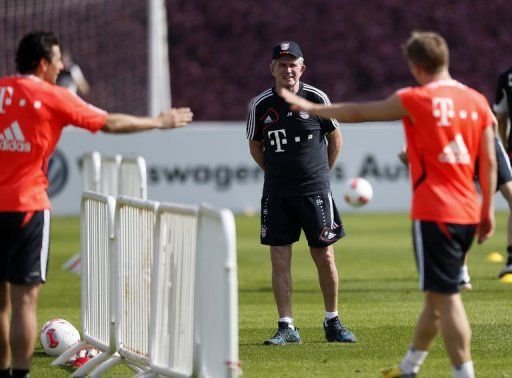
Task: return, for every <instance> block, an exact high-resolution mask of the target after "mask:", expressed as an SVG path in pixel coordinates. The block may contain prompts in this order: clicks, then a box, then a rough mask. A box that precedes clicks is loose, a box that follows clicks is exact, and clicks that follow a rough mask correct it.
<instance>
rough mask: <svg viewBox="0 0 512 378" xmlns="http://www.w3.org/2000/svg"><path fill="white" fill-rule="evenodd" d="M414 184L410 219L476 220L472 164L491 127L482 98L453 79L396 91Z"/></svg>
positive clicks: (467, 222)
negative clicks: (485, 133)
mask: <svg viewBox="0 0 512 378" xmlns="http://www.w3.org/2000/svg"><path fill="white" fill-rule="evenodd" d="M397 95H398V97H399V98H400V100H401V101H402V104H403V106H404V107H405V108H406V109H407V111H408V113H409V116H408V117H405V118H404V119H403V124H404V129H405V135H406V140H407V156H408V158H409V167H410V173H411V183H412V186H413V198H412V210H411V217H412V218H413V219H417V220H425V221H436V222H446V223H458V224H477V223H479V222H480V201H479V196H478V193H477V190H476V187H475V183H474V181H473V180H474V177H475V161H476V158H477V156H478V151H479V148H480V142H481V135H482V132H483V130H484V129H485V128H486V127H489V126H492V114H491V110H490V108H489V104H488V102H487V100H486V99H485V97H484V96H483V95H482V94H480V93H478V92H477V91H475V90H473V89H471V88H469V87H467V86H465V85H463V84H461V83H459V82H457V81H455V80H439V81H434V82H431V83H428V84H426V85H424V86H420V87H409V88H404V89H402V90H399V91H398V92H397Z"/></svg>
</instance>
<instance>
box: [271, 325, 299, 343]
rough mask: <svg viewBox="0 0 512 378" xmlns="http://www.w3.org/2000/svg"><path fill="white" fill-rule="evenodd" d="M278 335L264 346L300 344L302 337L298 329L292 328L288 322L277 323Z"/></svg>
mask: <svg viewBox="0 0 512 378" xmlns="http://www.w3.org/2000/svg"><path fill="white" fill-rule="evenodd" d="M277 326H278V328H277V332H276V334H275V335H274V336H273V337H272V338H270V339H268V340H265V341H264V342H263V344H264V345H285V344H300V343H301V340H300V336H299V332H298V331H299V329H298V328H295V327H293V328H290V327H289V326H288V323H286V322H278V323H277Z"/></svg>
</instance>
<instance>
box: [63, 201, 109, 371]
mask: <svg viewBox="0 0 512 378" xmlns="http://www.w3.org/2000/svg"><path fill="white" fill-rule="evenodd" d="M115 202H116V201H115V199H114V198H113V197H111V196H108V195H105V194H99V193H95V192H84V193H83V195H82V201H81V212H80V240H81V250H82V252H81V255H82V256H81V259H82V270H83V274H82V282H81V298H82V334H83V341H82V342H81V343H79V344H77V345H75V346H74V347H72V348H70V349H68V350H67V351H66V352H64V353H63V354H62V355H60V356H59V357H58V358H57V359H56V360H55V361H54V362H53V365H61V364H65V363H66V362H67V361H68V360H69V359H70V358H71V357H72V356H73V355H75V354H76V353H77V352H78V351H80V350H81V349H83V348H85V347H86V346H87V345H88V344H89V345H90V346H92V347H94V348H96V349H98V350H99V351H101V352H103V353H102V354H101V355H100V356H97V357H96V358H94V359H92V360H90V361H89V363H87V364H85V365H83V366H82V367H81V368H80V369H79V370H77V371H76V372H75V374H74V376H82V375H83V374H85V373H86V372H88V371H90V370H91V369H92V368H94V367H95V366H96V365H98V364H100V363H101V362H103V361H104V360H106V359H107V358H108V357H109V356H110V354H112V353H114V352H115V344H114V328H113V324H114V323H113V313H114V312H113V311H114V307H113V299H112V298H113V283H115V281H114V279H115V274H114V268H115V262H114V261H112V259H113V257H114V256H113V253H112V251H113V242H114V211H115V206H116V205H115Z"/></svg>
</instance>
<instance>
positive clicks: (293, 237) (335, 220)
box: [260, 193, 345, 248]
mask: <svg viewBox="0 0 512 378" xmlns="http://www.w3.org/2000/svg"><path fill="white" fill-rule="evenodd" d="M301 229H302V230H304V234H305V235H306V239H307V240H308V245H309V246H310V247H314V248H322V247H326V246H329V245H331V244H333V243H334V242H336V241H337V240H339V239H341V238H342V237H343V236H345V230H344V229H343V224H342V222H341V218H340V215H339V213H338V209H337V208H336V204H335V203H334V201H333V199H332V195H331V193H319V194H312V195H307V196H293V197H280V196H273V195H263V197H262V198H261V234H260V237H261V244H264V245H271V246H281V245H288V244H292V243H294V242H296V241H298V240H299V238H300V231H301Z"/></svg>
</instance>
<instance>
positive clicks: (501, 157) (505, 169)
mask: <svg viewBox="0 0 512 378" xmlns="http://www.w3.org/2000/svg"><path fill="white" fill-rule="evenodd" d="M494 147H495V148H496V162H497V163H498V164H497V167H498V176H497V180H496V190H499V188H500V186H502V185H503V184H506V183H507V182H509V181H512V168H511V167H510V159H509V157H508V155H507V153H506V152H505V148H504V147H503V144H501V142H500V140H499V139H498V138H494Z"/></svg>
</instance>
